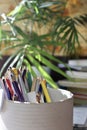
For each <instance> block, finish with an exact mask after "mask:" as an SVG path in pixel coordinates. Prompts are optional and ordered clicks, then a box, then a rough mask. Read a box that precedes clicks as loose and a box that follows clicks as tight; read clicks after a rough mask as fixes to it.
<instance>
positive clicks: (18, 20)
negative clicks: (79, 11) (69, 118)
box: [0, 0, 87, 88]
mask: <svg viewBox="0 0 87 130" xmlns="http://www.w3.org/2000/svg"><path fill="white" fill-rule="evenodd" d="M65 5H66V3H65V2H63V1H59V0H57V1H49V0H48V1H46V0H42V1H40V0H32V1H28V0H22V1H21V2H20V3H19V4H18V5H17V6H16V8H15V9H14V10H13V11H12V12H10V13H9V14H7V15H6V14H2V15H1V22H0V34H1V35H0V44H2V43H4V44H5V45H6V47H5V48H4V49H2V50H1V52H0V53H1V54H2V53H4V52H5V51H7V50H10V49H11V50H12V49H13V54H12V55H11V56H10V58H9V59H8V60H7V61H6V63H5V64H4V65H3V67H2V69H1V74H2V72H3V70H4V68H6V67H7V65H8V64H9V62H11V61H12V63H11V65H10V66H14V65H15V64H16V67H20V66H22V65H23V64H24V65H26V66H27V67H28V68H29V70H30V71H31V73H32V75H33V76H34V77H35V76H36V74H35V72H34V71H33V69H32V65H34V66H36V68H37V69H38V70H39V71H40V73H41V74H42V76H43V77H44V78H45V79H46V80H47V82H48V83H49V84H50V85H51V86H52V87H54V88H56V87H57V86H56V84H55V82H54V81H53V80H52V78H51V77H50V75H49V74H48V73H47V72H46V71H45V70H44V69H43V67H42V65H45V66H48V67H49V68H51V69H53V70H54V71H56V72H58V73H60V74H62V75H63V76H65V77H67V78H69V77H68V76H67V75H66V74H65V73H64V72H63V71H62V70H60V69H59V68H58V67H57V66H55V65H54V64H53V61H54V62H58V63H62V61H60V60H58V59H56V58H55V57H54V56H53V54H54V52H55V48H56V47H57V46H61V48H63V49H66V51H67V52H68V53H69V54H74V53H75V44H78V46H79V39H78V35H79V34H80V33H79V32H78V30H77V29H76V26H75V25H76V24H78V23H81V24H82V23H83V21H84V20H85V19H86V18H87V16H86V15H83V16H79V17H76V18H74V19H73V18H71V17H68V16H66V17H63V13H64V9H65ZM6 26H7V27H6ZM46 28H47V29H46ZM44 29H46V30H44ZM41 30H44V31H43V32H45V33H41V32H40V31H41ZM49 45H52V46H53V47H54V49H53V51H52V53H50V51H48V50H49V49H48V47H49Z"/></svg>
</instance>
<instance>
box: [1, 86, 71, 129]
mask: <svg viewBox="0 0 87 130" xmlns="http://www.w3.org/2000/svg"><path fill="white" fill-rule="evenodd" d="M0 91H1V90H0ZM48 92H49V94H50V96H51V99H52V102H51V103H40V104H36V103H29V102H28V103H27V102H25V103H22V102H16V101H10V100H5V99H4V100H3V103H2V106H1V111H0V130H72V129H73V95H72V93H70V92H69V91H67V90H62V89H52V88H49V89H48ZM1 99H2V98H1ZM1 99H0V100H1ZM1 102H2V101H1Z"/></svg>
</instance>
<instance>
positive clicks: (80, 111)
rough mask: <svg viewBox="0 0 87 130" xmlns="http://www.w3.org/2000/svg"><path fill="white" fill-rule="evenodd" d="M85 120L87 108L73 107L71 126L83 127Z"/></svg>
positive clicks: (86, 118)
mask: <svg viewBox="0 0 87 130" xmlns="http://www.w3.org/2000/svg"><path fill="white" fill-rule="evenodd" d="M86 120H87V107H83V106H80V107H74V108H73V124H74V125H76V124H77V125H81V126H85V123H86Z"/></svg>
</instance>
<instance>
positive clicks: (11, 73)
mask: <svg viewBox="0 0 87 130" xmlns="http://www.w3.org/2000/svg"><path fill="white" fill-rule="evenodd" d="M0 85H1V87H2V89H3V90H4V94H5V97H6V99H8V100H13V101H20V102H34V103H44V102H51V98H50V95H49V93H48V90H47V83H46V80H45V79H43V78H41V77H36V78H34V77H33V76H32V75H31V73H30V72H29V70H28V69H27V68H26V67H21V69H16V68H14V67H13V68H11V67H10V68H9V69H8V70H7V71H6V73H5V75H4V76H3V77H2V78H0Z"/></svg>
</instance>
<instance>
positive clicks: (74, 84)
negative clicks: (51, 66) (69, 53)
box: [58, 59, 87, 105]
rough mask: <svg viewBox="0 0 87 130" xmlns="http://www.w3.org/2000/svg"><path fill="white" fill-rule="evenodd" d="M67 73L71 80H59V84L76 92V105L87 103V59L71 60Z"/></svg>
mask: <svg viewBox="0 0 87 130" xmlns="http://www.w3.org/2000/svg"><path fill="white" fill-rule="evenodd" d="M68 66H69V67H70V68H71V70H66V74H67V75H68V76H69V77H70V78H71V80H67V79H64V80H59V81H58V85H59V86H60V87H61V88H65V89H67V90H69V91H71V92H72V93H73V94H74V104H75V105H87V60H85V59H84V60H69V61H68Z"/></svg>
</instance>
